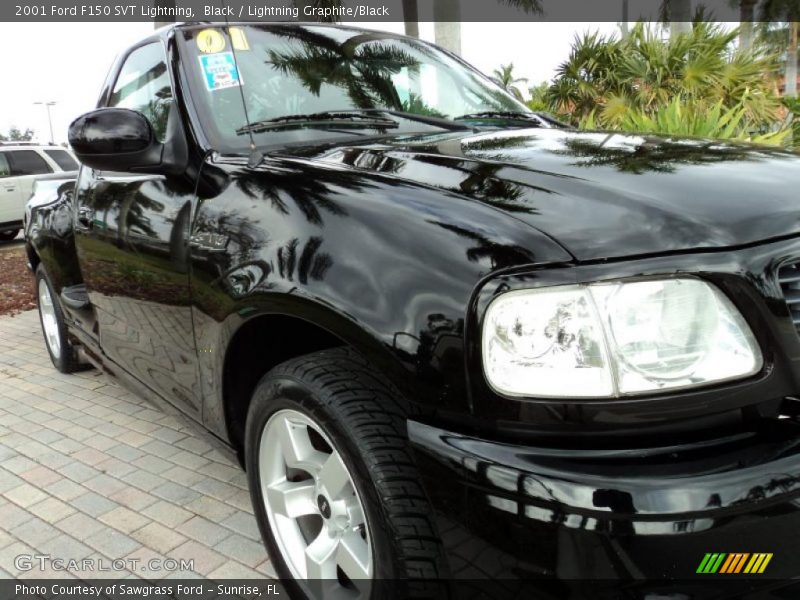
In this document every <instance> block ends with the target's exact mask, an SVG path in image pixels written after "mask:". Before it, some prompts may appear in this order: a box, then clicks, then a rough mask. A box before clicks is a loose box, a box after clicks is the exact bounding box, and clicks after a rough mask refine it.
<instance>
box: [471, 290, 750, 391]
mask: <svg viewBox="0 0 800 600" xmlns="http://www.w3.org/2000/svg"><path fill="white" fill-rule="evenodd" d="M483 363H484V370H485V373H486V377H487V379H488V381H489V383H490V384H491V385H492V387H494V388H495V389H496V390H497V391H498V392H500V393H502V394H507V395H512V396H539V397H571V398H589V397H597V398H599V397H605V398H608V397H615V396H622V395H631V394H642V393H652V392H655V391H659V390H670V389H677V388H687V387H696V386H701V385H706V384H709V383H714V382H720V381H727V380H731V379H739V378H742V377H747V376H749V375H753V374H755V373H757V372H758V371H759V370H760V369H761V366H762V365H763V358H762V356H761V351H760V349H759V347H758V344H757V343H756V341H755V339H754V337H753V333H752V332H751V331H750V328H749V327H748V325H747V323H746V322H745V320H744V318H743V317H742V316H741V314H739V311H738V310H736V308H735V307H734V306H733V304H732V303H731V302H730V300H728V298H727V297H726V296H725V295H724V294H723V293H722V292H720V291H719V290H718V289H717V288H716V287H715V286H713V285H711V284H709V283H706V282H704V281H701V280H699V279H688V278H685V279H664V280H658V281H634V282H628V283H625V282H611V283H597V284H592V285H573V286H559V287H552V288H542V289H538V290H522V291H516V292H508V293H506V294H502V295H501V296H499V297H498V298H496V299H495V300H494V301H493V302H492V303H491V304H490V305H489V308H488V310H487V312H486V318H485V320H484V325H483Z"/></svg>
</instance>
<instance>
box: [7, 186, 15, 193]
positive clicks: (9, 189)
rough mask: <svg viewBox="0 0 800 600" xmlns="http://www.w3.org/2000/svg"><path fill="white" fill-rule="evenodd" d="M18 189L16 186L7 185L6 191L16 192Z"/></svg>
mask: <svg viewBox="0 0 800 600" xmlns="http://www.w3.org/2000/svg"><path fill="white" fill-rule="evenodd" d="M16 189H17V188H15V187H7V188H6V191H7V192H14V191H16Z"/></svg>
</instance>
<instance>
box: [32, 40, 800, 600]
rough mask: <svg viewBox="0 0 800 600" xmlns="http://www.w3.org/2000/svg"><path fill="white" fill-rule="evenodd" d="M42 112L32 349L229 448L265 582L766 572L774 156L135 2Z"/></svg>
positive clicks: (774, 371) (375, 43) (790, 404)
mask: <svg viewBox="0 0 800 600" xmlns="http://www.w3.org/2000/svg"><path fill="white" fill-rule="evenodd" d="M69 138H70V144H71V145H72V148H73V149H74V151H75V153H76V155H77V156H78V158H79V160H80V161H81V163H82V167H81V170H80V172H79V174H78V177H77V181H76V182H75V183H74V185H73V184H72V183H70V182H65V183H64V184H63V185H61V186H60V187H58V188H56V187H55V186H52V185H51V186H50V187H48V188H42V189H47V190H50V191H49V192H48V193H50V196H49V197H47V198H41V197H39V198H34V200H33V201H32V203H31V204H30V206H29V208H28V211H29V212H28V216H27V217H26V235H27V251H28V254H29V259H30V264H31V267H32V268H33V270H34V271H35V273H36V280H37V290H38V296H39V308H40V312H41V321H42V328H43V330H44V335H45V340H46V343H47V347H48V349H49V352H50V355H51V357H52V360H53V363H54V364H55V366H56V367H57V368H58V369H59V370H61V371H63V372H70V371H72V370H74V369H76V368H77V367H78V366H79V363H80V362H82V361H90V362H91V363H93V364H95V365H96V366H99V367H101V368H104V369H106V370H108V371H109V372H111V373H113V374H114V375H115V376H117V377H118V378H120V379H121V380H122V381H123V382H125V383H126V384H128V385H130V386H133V387H135V388H136V389H138V390H139V391H140V392H142V393H143V394H145V395H146V396H148V397H151V398H154V399H157V400H163V401H164V402H165V403H166V405H171V406H172V407H174V408H177V409H179V410H180V411H182V412H183V413H185V414H186V415H187V416H188V417H189V418H190V419H192V420H194V421H195V422H197V423H198V424H200V425H202V427H203V428H204V429H205V430H208V431H209V432H211V433H212V434H213V435H214V436H215V437H216V438H218V439H219V440H221V441H222V442H224V443H225V444H226V445H227V446H229V447H230V448H231V449H232V450H233V451H235V452H236V453H238V455H239V458H240V460H241V461H242V463H243V464H244V466H245V468H246V469H247V473H248V478H249V482H250V487H251V493H252V499H253V506H254V510H255V514H256V517H257V520H258V523H259V527H260V529H261V534H262V537H263V540H264V543H265V545H266V547H267V549H268V551H269V554H270V556H271V557H272V560H273V562H274V564H275V567H276V569H277V571H278V573H279V574H280V575H281V576H283V577H285V578H287V579H294V580H296V581H297V582H296V583H295V584H292V591H293V593H294V594H297V595H303V594H306V593H310V592H309V590H308V586H307V585H306V584H305V583H303V581H304V580H316V579H326V580H331V581H330V585H331V586H333V587H329V588H326V589H327V590H328V591H329V592H330V591H331V590H333V589H336V590H338V591H339V592H341V593H342V594H345V595H347V594H351V593H352V594H356V593H357V592H358V591H359V590H362V587H361V586H362V585H363V582H364V580H370V579H372V580H377V581H397V582H400V583H397V584H396V585H393V586H391V587H390V588H388V589H386V590H384V591H383V592H382V593H381V595H380V596H376V597H382V598H383V597H390V596H396V597H407V596H409V595H412V594H413V593H414V591H413V590H414V589H416V588H414V587H413V586H411V584H408V585H406V584H403V583H402V582H403V581H406V580H409V579H415V578H422V579H428V578H436V579H444V580H447V579H451V578H455V577H459V578H473V579H475V578H484V577H493V578H496V579H498V580H501V581H502V580H505V579H510V578H521V579H536V578H555V579H561V580H570V579H596V580H600V579H615V578H621V579H639V580H656V581H657V582H658V581H662V582H663V581H669V580H675V579H680V578H689V577H695V572H696V571H697V570H698V565H699V564H700V562H701V561H702V560H703V557H704V555H705V553H708V552H719V553H722V552H752V553H756V552H763V553H767V552H768V553H772V555H773V558H772V559H771V562H770V563H769V565H768V568H767V569H766V571H765V573H764V574H763V576H775V577H789V576H794V575H797V574H798V568H797V567H798V562H797V542H796V539H797V536H796V534H795V533H794V532H796V531H798V528H800V502H799V500H800V489H799V488H798V485H799V482H800V426H798V424H797V416H798V414H800V401H798V400H797V397H798V395H799V394H800V336H798V327H800V196H798V190H800V157H798V156H797V155H795V154H792V153H790V152H787V151H783V150H778V149H769V148H762V147H757V146H750V145H736V144H729V143H722V142H716V141H709V140H697V139H671V138H657V137H653V136H639V135H622V134H614V133H595V132H578V131H574V130H572V129H570V128H569V127H565V126H563V125H561V124H560V123H558V122H557V121H554V120H552V119H551V118H549V117H547V116H546V115H537V114H534V113H531V112H530V111H529V110H528V109H527V108H526V107H525V106H524V105H522V104H520V103H519V102H517V101H516V100H515V99H513V98H512V97H510V96H509V95H507V94H506V93H505V92H504V91H503V90H501V89H500V88H499V87H497V86H496V85H495V84H493V83H492V82H491V81H490V80H488V79H487V78H485V77H484V76H483V75H481V74H479V73H478V72H477V71H475V70H474V69H473V68H471V67H470V66H468V65H466V64H465V63H464V62H462V61H461V60H460V59H458V58H457V57H455V56H453V55H450V54H448V53H447V52H445V51H442V50H440V49H438V48H436V47H435V46H432V45H430V44H427V43H423V42H420V41H418V40H413V39H408V38H404V37H402V36H396V35H392V34H386V33H377V32H369V31H365V30H361V29H353V28H347V27H336V26H326V25H298V24H291V25H289V24H270V25H262V24H259V25H252V24H251V25H247V24H236V25H230V26H214V25H209V24H186V25H177V26H171V27H168V28H165V29H163V30H160V31H159V32H157V33H155V34H154V35H153V36H152V37H149V38H147V39H145V40H143V41H142V42H140V43H138V44H136V45H135V46H133V47H131V48H130V49H128V50H127V51H126V52H125V53H123V55H122V56H121V58H120V59H119V60H118V62H117V63H116V65H115V66H114V68H113V69H112V70H111V73H110V75H109V78H108V81H107V82H106V84H105V86H104V88H103V91H102V94H101V97H100V100H99V103H98V108H97V109H96V110H94V111H93V112H90V113H87V114H86V115H83V116H81V117H80V118H78V119H77V120H76V121H75V122H74V123H73V124H72V125H71V127H70V130H69ZM790 532H791V533H790ZM702 581H703V582H707V581H708V579H703V580H702ZM362 591H363V590H362ZM562 597H563V596H562Z"/></svg>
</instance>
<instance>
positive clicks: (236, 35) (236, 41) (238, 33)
mask: <svg viewBox="0 0 800 600" xmlns="http://www.w3.org/2000/svg"><path fill="white" fill-rule="evenodd" d="M228 33H229V34H230V36H231V44H232V45H233V49H234V50H240V51H242V52H244V51H247V50H250V43H249V42H248V41H247V35H246V34H245V32H244V29H242V28H241V27H231V28H230V29H228Z"/></svg>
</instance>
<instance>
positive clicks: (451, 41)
mask: <svg viewBox="0 0 800 600" xmlns="http://www.w3.org/2000/svg"><path fill="white" fill-rule="evenodd" d="M433 20H434V21H436V23H435V25H434V33H435V35H436V43H437V44H438V45H439V46H441V47H442V48H445V49H447V50H450V52H453V53H455V54H458V55H459V56H460V55H461V3H460V0H438V1H437V2H435V3H434V5H433Z"/></svg>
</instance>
